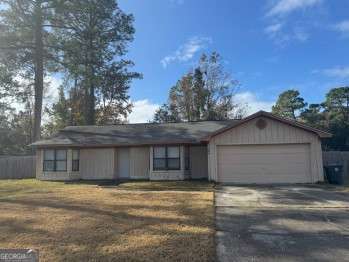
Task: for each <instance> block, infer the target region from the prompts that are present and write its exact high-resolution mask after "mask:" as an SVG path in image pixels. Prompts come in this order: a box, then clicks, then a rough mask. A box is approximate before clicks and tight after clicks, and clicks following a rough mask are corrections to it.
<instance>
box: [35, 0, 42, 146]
mask: <svg viewBox="0 0 349 262" xmlns="http://www.w3.org/2000/svg"><path fill="white" fill-rule="evenodd" d="M41 8H42V7H41V1H39V0H38V1H36V3H35V51H34V61H35V62H34V63H35V64H34V68H35V83H34V91H35V92H34V96H35V104H34V130H33V142H35V141H37V140H39V139H40V137H41V114H42V99H43V89H44V58H43V57H44V48H43V39H42V38H43V35H42V23H43V21H42V20H43V19H42V9H41Z"/></svg>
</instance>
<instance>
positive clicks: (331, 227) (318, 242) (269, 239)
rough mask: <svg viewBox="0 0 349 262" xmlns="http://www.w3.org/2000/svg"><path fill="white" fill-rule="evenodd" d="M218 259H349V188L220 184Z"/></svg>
mask: <svg viewBox="0 0 349 262" xmlns="http://www.w3.org/2000/svg"><path fill="white" fill-rule="evenodd" d="M215 201H216V229H217V233H216V243H217V257H218V261H278V262H279V261H349V193H348V192H341V191H338V190H337V189H336V188H334V187H325V186H284V187H281V186H278V187H238V186H220V187H218V188H217V190H216V193H215Z"/></svg>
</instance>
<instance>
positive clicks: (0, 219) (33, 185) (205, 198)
mask: <svg viewBox="0 0 349 262" xmlns="http://www.w3.org/2000/svg"><path fill="white" fill-rule="evenodd" d="M0 248H33V249H37V250H39V253H40V261H63V260H65V261H91V260H92V261H213V260H214V257H215V246H214V207H213V190H212V185H211V184H209V183H205V182H130V183H124V184H121V185H119V186H110V185H109V186H98V185H93V184H74V183H73V184H65V183H62V182H42V181H37V180H32V179H28V180H12V181H10V180H0Z"/></svg>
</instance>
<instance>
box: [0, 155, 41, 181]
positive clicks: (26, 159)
mask: <svg viewBox="0 0 349 262" xmlns="http://www.w3.org/2000/svg"><path fill="white" fill-rule="evenodd" d="M33 177H35V156H10V157H2V158H0V179H18V178H33Z"/></svg>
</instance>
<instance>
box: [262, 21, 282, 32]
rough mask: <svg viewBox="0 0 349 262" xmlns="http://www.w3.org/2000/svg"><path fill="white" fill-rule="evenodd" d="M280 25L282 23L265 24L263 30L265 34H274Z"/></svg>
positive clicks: (279, 28)
mask: <svg viewBox="0 0 349 262" xmlns="http://www.w3.org/2000/svg"><path fill="white" fill-rule="evenodd" d="M282 26H283V24H282V23H275V24H272V25H269V26H267V27H266V28H265V29H264V32H265V33H267V34H275V33H277V32H279V31H280V30H281V28H282Z"/></svg>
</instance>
